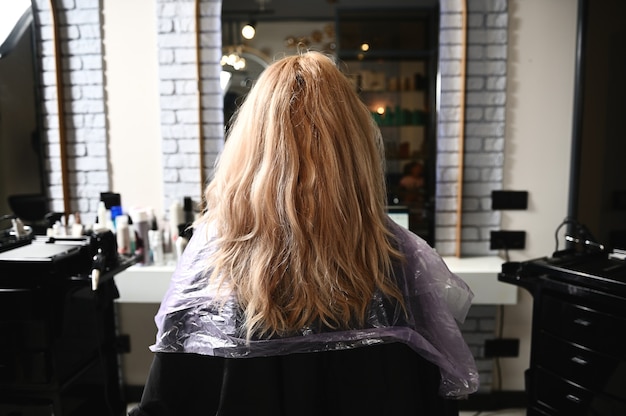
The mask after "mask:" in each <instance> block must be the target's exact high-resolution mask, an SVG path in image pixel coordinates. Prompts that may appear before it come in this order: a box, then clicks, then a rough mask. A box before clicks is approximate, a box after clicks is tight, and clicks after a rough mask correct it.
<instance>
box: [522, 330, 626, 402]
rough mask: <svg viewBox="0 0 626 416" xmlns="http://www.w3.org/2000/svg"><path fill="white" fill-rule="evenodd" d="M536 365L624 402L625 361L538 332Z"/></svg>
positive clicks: (625, 388)
mask: <svg viewBox="0 0 626 416" xmlns="http://www.w3.org/2000/svg"><path fill="white" fill-rule="evenodd" d="M534 351H535V354H536V356H535V359H534V362H535V364H536V365H537V366H539V367H542V368H545V369H547V370H549V371H550V372H552V373H554V374H558V375H559V376H560V377H563V378H565V379H567V380H571V381H573V382H575V383H576V384H578V385H580V386H582V387H584V388H586V389H588V390H592V391H594V392H597V393H605V394H608V395H611V396H615V397H616V398H619V399H623V400H625V401H626V360H624V358H622V359H616V358H613V357H609V356H606V355H603V354H599V353H597V352H594V351H590V350H587V349H585V348H581V347H579V346H577V345H575V344H570V343H568V342H564V341H562V340H560V339H559V338H556V337H553V336H551V335H548V334H546V333H539V334H538V339H537V341H536V344H535V350H534Z"/></svg>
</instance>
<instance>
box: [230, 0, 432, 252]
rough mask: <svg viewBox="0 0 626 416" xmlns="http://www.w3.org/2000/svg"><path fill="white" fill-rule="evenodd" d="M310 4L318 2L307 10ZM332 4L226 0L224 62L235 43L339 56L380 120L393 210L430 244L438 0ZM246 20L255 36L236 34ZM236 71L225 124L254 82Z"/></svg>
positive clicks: (269, 52)
mask: <svg viewBox="0 0 626 416" xmlns="http://www.w3.org/2000/svg"><path fill="white" fill-rule="evenodd" d="M246 3H247V5H246ZM314 3H315V4H317V5H318V8H317V10H315V11H314V12H313V11H311V10H307V7H309V6H311V7H312V5H313V4H314ZM334 3H335V2H331V1H321V0H316V1H312V2H310V3H307V5H306V6H305V5H304V3H298V4H297V7H296V5H295V3H293V2H285V1H283V0H275V1H274V0H272V1H271V2H267V4H265V2H263V1H255V2H252V1H241V2H237V4H234V2H224V3H223V4H222V7H223V14H222V41H223V45H233V46H229V47H226V48H224V54H225V58H224V61H228V57H229V56H232V58H231V60H230V61H231V63H232V64H233V65H237V64H238V63H239V61H237V60H236V59H235V58H236V57H238V56H239V55H237V51H238V50H241V48H246V47H247V48H254V49H255V50H258V51H261V53H263V54H265V55H266V56H268V57H269V59H270V61H274V60H276V59H279V58H281V57H283V56H285V55H291V54H296V53H299V52H300V51H302V50H309V49H310V50H317V51H322V52H325V53H327V54H330V55H333V56H335V57H336V58H337V60H338V62H339V65H340V66H341V68H342V70H344V71H345V73H346V74H347V75H348V77H350V79H351V81H353V84H354V87H355V91H357V92H358V93H359V95H360V96H361V98H362V99H363V101H364V103H365V104H366V105H367V106H368V108H370V110H371V112H372V117H373V118H374V119H375V120H376V121H377V123H378V124H379V126H380V128H381V132H382V135H383V139H384V141H385V152H386V159H387V160H386V165H387V171H386V179H387V188H388V192H389V198H388V205H389V212H390V213H391V214H392V218H393V219H394V220H396V221H397V222H399V223H401V224H402V225H404V226H406V227H407V228H409V229H411V230H412V231H413V232H415V233H416V234H418V235H420V236H421V237H422V238H424V239H425V240H426V241H427V242H428V243H430V244H432V245H434V243H435V235H434V233H435V218H434V212H435V203H434V202H435V176H436V175H435V169H436V167H435V162H436V134H435V131H436V128H435V126H436V122H437V121H436V108H437V105H436V96H437V94H436V85H437V45H438V25H437V21H438V17H439V12H438V7H437V2H436V1H432V0H430V1H410V2H407V1H400V0H397V1H396V0H392V1H390V2H389V3H388V4H385V5H381V4H380V3H379V2H374V1H367V0H360V1H347V2H342V4H341V5H338V4H337V5H336V4H334ZM263 6H265V7H263ZM249 23H254V29H255V31H254V34H253V35H252V34H250V35H246V34H244V33H243V32H242V29H243V28H244V27H245V26H246V25H247V24H249ZM367 47H369V49H362V48H367ZM231 72H232V73H233V74H235V73H236V71H231ZM242 75H243V78H244V79H243V80H237V81H235V80H234V75H233V79H231V83H230V88H232V90H230V89H229V91H228V92H227V95H226V96H225V99H224V112H225V113H224V120H225V122H228V120H229V119H230V117H231V116H232V113H233V111H234V110H235V109H236V108H237V104H238V100H239V102H240V101H241V97H242V96H244V95H245V94H246V93H247V89H249V87H250V86H251V85H252V83H253V81H254V80H255V78H254V74H243V72H242ZM235 88H236V89H238V90H237V91H235ZM403 173H404V175H403ZM407 183H409V185H406V184H407Z"/></svg>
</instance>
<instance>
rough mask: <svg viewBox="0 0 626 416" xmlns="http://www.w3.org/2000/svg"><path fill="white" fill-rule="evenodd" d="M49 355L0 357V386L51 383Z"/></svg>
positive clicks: (6, 355) (24, 354)
mask: <svg viewBox="0 0 626 416" xmlns="http://www.w3.org/2000/svg"><path fill="white" fill-rule="evenodd" d="M50 366H51V363H50V360H49V355H48V354H47V353H45V352H34V353H16V354H10V355H9V354H3V355H1V356H0V385H2V384H10V385H13V386H15V385H23V384H25V385H33V384H46V383H49V382H50V381H51V371H50Z"/></svg>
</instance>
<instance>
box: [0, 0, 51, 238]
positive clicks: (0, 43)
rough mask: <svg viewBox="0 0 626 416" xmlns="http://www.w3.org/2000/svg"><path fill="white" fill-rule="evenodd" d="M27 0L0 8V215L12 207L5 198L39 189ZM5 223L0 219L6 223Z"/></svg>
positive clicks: (31, 28) (39, 156) (39, 152)
mask: <svg viewBox="0 0 626 416" xmlns="http://www.w3.org/2000/svg"><path fill="white" fill-rule="evenodd" d="M34 34H35V31H34V24H33V12H32V8H31V4H30V1H11V2H3V4H2V10H0V216H1V215H8V214H11V213H14V209H12V208H11V207H10V206H9V202H8V198H9V196H11V195H17V194H20V195H22V194H41V193H43V190H44V178H43V171H44V169H43V157H42V149H41V131H40V125H41V123H40V121H39V120H40V117H39V114H38V109H39V106H38V102H39V100H38V84H37V79H38V77H37V70H36V68H37V67H38V63H37V62H38V61H37V57H36V52H35V50H36V49H35V46H34V45H35V44H36V42H35V35H34ZM6 225H7V224H0V228H5V226H6Z"/></svg>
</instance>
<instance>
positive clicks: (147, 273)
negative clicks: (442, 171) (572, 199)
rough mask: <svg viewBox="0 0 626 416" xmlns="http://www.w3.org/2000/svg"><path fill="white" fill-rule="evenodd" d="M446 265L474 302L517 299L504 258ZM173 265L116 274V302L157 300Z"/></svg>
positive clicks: (465, 259)
mask: <svg viewBox="0 0 626 416" xmlns="http://www.w3.org/2000/svg"><path fill="white" fill-rule="evenodd" d="M443 260H444V261H445V263H446V264H447V265H448V268H449V269H450V270H451V271H452V272H453V273H456V274H457V275H458V276H459V277H461V278H462V279H463V280H464V281H465V282H466V283H467V284H468V285H469V287H470V288H471V289H472V291H473V292H474V301H473V302H472V303H473V304H475V305H512V304H515V303H517V287H516V286H514V285H511V284H508V283H502V282H499V281H498V278H497V276H498V273H499V272H500V269H501V266H502V263H504V260H503V259H501V258H500V257H496V256H487V257H463V258H458V257H444V258H443ZM173 272H174V266H173V265H172V266H141V265H135V266H132V267H130V268H128V269H126V270H125V271H123V272H121V273H119V274H118V275H117V276H115V283H116V284H117V287H118V289H119V292H120V298H119V299H118V300H117V301H118V302H127V303H160V302H161V299H162V298H163V296H164V295H165V292H166V291H167V288H168V285H169V281H170V277H171V276H172V273H173Z"/></svg>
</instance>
